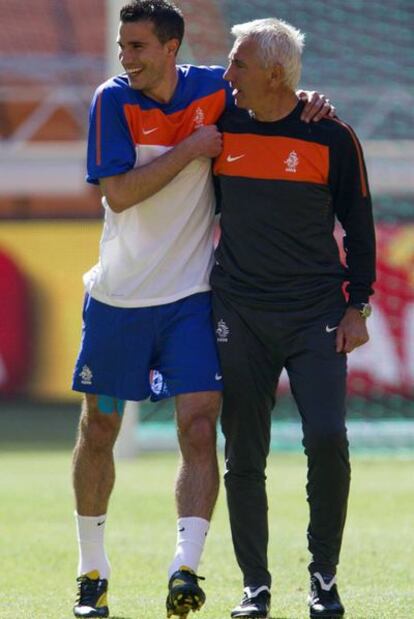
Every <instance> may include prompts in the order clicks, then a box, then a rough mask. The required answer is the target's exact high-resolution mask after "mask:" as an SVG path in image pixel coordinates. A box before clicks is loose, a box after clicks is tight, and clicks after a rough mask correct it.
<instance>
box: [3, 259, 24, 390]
mask: <svg viewBox="0 0 414 619" xmlns="http://www.w3.org/2000/svg"><path fill="white" fill-rule="evenodd" d="M30 331H31V329H30V312H29V294H28V283H27V281H26V279H25V277H24V275H23V273H22V272H21V271H20V269H19V268H18V267H17V265H16V264H15V263H14V262H13V260H12V259H11V258H10V256H8V255H7V254H6V253H5V252H3V251H1V250H0V395H12V394H14V393H17V392H18V391H21V389H22V387H23V384H24V381H25V379H26V377H27V375H28V371H29V368H30V361H31V333H30Z"/></svg>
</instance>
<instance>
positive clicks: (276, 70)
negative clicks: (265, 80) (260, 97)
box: [270, 64, 283, 86]
mask: <svg viewBox="0 0 414 619" xmlns="http://www.w3.org/2000/svg"><path fill="white" fill-rule="evenodd" d="M270 80H271V83H272V85H274V86H278V85H279V84H280V83H281V82H282V81H283V67H282V65H280V64H275V65H274V66H273V67H271V69H270Z"/></svg>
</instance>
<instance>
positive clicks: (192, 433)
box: [178, 409, 216, 456]
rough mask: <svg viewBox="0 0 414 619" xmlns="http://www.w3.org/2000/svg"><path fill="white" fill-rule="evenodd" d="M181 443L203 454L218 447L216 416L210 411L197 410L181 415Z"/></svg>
mask: <svg viewBox="0 0 414 619" xmlns="http://www.w3.org/2000/svg"><path fill="white" fill-rule="evenodd" d="M178 434H179V438H180V443H181V445H182V446H184V447H185V448H187V449H191V450H194V451H197V453H198V454H199V455H200V456H202V455H203V454H205V453H206V452H209V451H211V449H214V450H215V449H216V416H215V415H211V414H210V412H209V411H205V410H202V409H201V410H197V411H194V412H193V413H189V414H187V415H183V416H181V418H180V420H179V422H178Z"/></svg>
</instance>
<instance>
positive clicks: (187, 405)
mask: <svg viewBox="0 0 414 619" xmlns="http://www.w3.org/2000/svg"><path fill="white" fill-rule="evenodd" d="M220 403H221V394H220V393H219V392H216V391H205V392H200V393H189V394H183V395H179V396H177V398H176V406H177V431H178V441H179V445H180V450H181V462H180V465H179V468H178V474H177V480H176V492H175V496H176V503H177V512H178V517H198V518H204V519H205V520H208V521H210V519H211V516H212V514H213V510H214V506H215V504H216V500H217V495H218V489H219V474H218V464H217V450H216V423H217V418H218V415H219V411H220Z"/></svg>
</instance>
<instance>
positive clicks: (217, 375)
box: [214, 374, 223, 380]
mask: <svg viewBox="0 0 414 619" xmlns="http://www.w3.org/2000/svg"><path fill="white" fill-rule="evenodd" d="M214 378H215V379H216V380H221V379H222V378H223V377H222V375H221V374H216V375H215V377H214Z"/></svg>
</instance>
